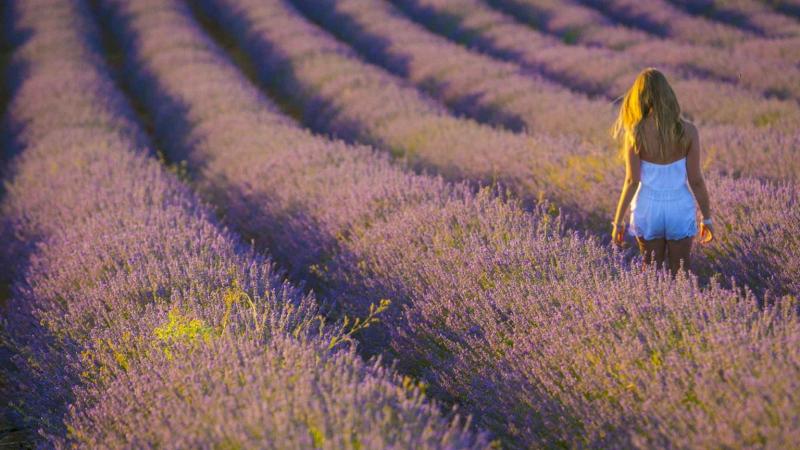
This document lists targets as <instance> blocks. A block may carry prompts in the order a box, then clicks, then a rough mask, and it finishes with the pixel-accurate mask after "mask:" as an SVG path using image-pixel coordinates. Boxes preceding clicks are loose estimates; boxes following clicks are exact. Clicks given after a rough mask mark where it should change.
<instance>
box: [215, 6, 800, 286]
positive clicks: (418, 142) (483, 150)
mask: <svg viewBox="0 0 800 450" xmlns="http://www.w3.org/2000/svg"><path fill="white" fill-rule="evenodd" d="M220 4H221V5H222V6H221V7H219V8H218V9H217V10H215V13H214V14H213V15H214V16H215V17H217V18H219V19H220V20H222V21H223V26H225V27H226V28H227V29H228V30H229V31H230V32H231V33H233V34H234V35H235V36H236V37H237V39H239V41H240V43H241V44H242V46H243V47H244V48H245V49H246V51H247V52H248V53H249V54H250V55H251V57H252V60H253V61H258V63H259V67H260V71H259V76H260V77H261V78H262V79H263V80H264V81H265V82H266V83H270V84H271V85H272V86H274V87H275V88H276V89H277V90H279V91H280V92H283V94H284V99H285V100H286V101H287V102H291V103H290V104H292V105H293V107H295V108H297V110H299V111H301V114H302V116H303V119H304V120H305V122H306V123H308V124H309V125H310V126H312V127H313V128H316V129H319V130H323V131H328V132H333V133H336V134H337V135H339V136H344V137H347V138H351V139H352V138H356V139H360V140H364V141H366V142H368V143H373V144H376V145H378V146H381V147H384V148H388V149H390V150H391V151H392V152H395V153H397V154H401V155H404V156H406V157H408V158H409V159H410V160H411V161H412V163H415V164H416V165H418V166H421V167H423V168H430V169H433V170H436V171H437V172H439V173H440V174H442V175H443V176H445V177H446V178H449V179H456V180H460V179H467V180H472V181H479V182H493V181H500V182H502V183H504V184H505V185H506V186H507V187H508V188H510V189H511V190H512V191H513V192H515V193H516V194H517V195H519V196H521V197H522V198H523V199H526V200H529V201H534V200H535V199H537V198H542V197H546V198H549V199H551V200H553V201H555V202H556V204H558V205H559V206H560V207H562V208H564V209H565V210H566V211H567V212H568V213H569V216H570V222H569V223H570V224H576V225H578V226H582V227H584V228H590V229H591V228H592V227H595V229H598V230H601V231H603V232H605V231H606V228H607V227H606V225H605V224H606V223H607V222H606V220H605V217H607V216H608V215H609V211H611V210H612V208H613V206H614V204H613V202H614V201H615V198H614V197H613V196H612V195H608V193H609V192H615V191H616V190H617V189H618V185H617V183H618V182H619V181H618V180H619V179H620V177H621V174H619V171H620V170H621V169H622V167H621V164H620V163H619V162H617V161H615V160H614V159H613V158H612V157H611V156H610V151H608V150H603V149H602V148H601V147H597V146H595V147H589V148H587V146H586V145H585V144H584V145H582V144H580V143H579V142H578V141H576V140H573V141H572V142H570V140H569V138H568V137H558V138H550V137H547V136H546V135H536V137H535V138H532V137H529V135H521V134H512V133H505V132H501V131H500V130H492V129H488V128H485V127H480V126H476V125H475V124H474V123H472V122H468V121H463V120H457V119H453V118H452V117H448V116H445V115H444V113H440V112H437V113H435V114H434V113H430V112H429V113H427V114H425V113H424V109H423V108H425V107H426V106H427V105H428V104H430V103H423V100H424V98H423V99H422V100H419V101H416V102H415V101H414V99H420V98H421V97H419V95H418V94H416V91H414V90H412V89H410V88H408V87H406V86H405V85H404V84H403V83H402V81H397V80H396V79H394V78H391V77H390V76H389V75H387V74H385V73H384V72H381V71H379V70H378V69H376V68H374V66H369V65H367V64H364V63H362V62H361V61H359V60H358V59H356V57H355V56H353V55H352V54H351V53H350V51H349V49H348V48H347V47H345V46H343V45H342V44H341V43H339V42H338V41H336V40H334V39H333V38H331V37H330V36H329V35H326V34H324V32H322V31H321V30H320V29H318V28H317V27H315V26H313V25H312V24H310V23H309V22H308V21H305V20H304V19H303V18H302V17H301V16H300V15H299V13H298V12H297V11H296V10H295V9H294V8H292V7H291V5H288V4H287V3H286V2H282V1H271V2H261V3H259V4H249V3H247V4H245V5H244V6H247V7H246V8H245V7H244V6H243V5H242V4H240V3H236V4H235V5H228V4H225V3H220ZM289 29H291V30H293V32H287V31H286V30H289ZM309 47H311V48H314V49H315V51H314V53H312V54H309V53H308V52H307V51H305V50H304V49H307V48H309ZM389 83H391V84H389ZM388 86H392V87H393V88H389V87H388ZM415 95H416V96H415ZM376 104H377V105H380V107H381V109H382V111H386V113H383V112H378V113H377V114H376V115H378V116H379V117H386V118H385V119H379V120H374V119H370V116H369V114H370V112H375V108H374V106H375V105H376ZM410 105H414V106H417V113H416V114H415V115H413V116H412V117H409V116H407V115H404V112H405V111H408V107H409V106H410ZM392 112H393V113H394V115H391V113H392ZM384 114H385V115H384ZM534 139H536V140H537V141H538V142H534V145H531V144H532V141H533V140H534ZM536 144H538V145H536ZM564 148H569V149H570V150H571V151H570V152H564V151H563V149H564ZM712 148H713V147H712ZM784 148H786V149H787V150H788V152H789V153H793V152H795V151H796V150H795V149H794V148H793V147H792V144H791V141H788V142H787V145H786V146H785V147H784ZM487 149H491V151H488V150H487ZM766 167H769V166H766ZM723 184H724V185H725V186H728V187H736V189H735V190H733V191H731V190H729V189H719V188H718V186H722V185H723ZM711 186H712V187H711V189H712V193H711V195H712V198H715V205H716V206H715V207H716V209H715V211H716V212H715V215H716V217H718V220H721V221H722V222H723V223H724V224H725V225H723V227H724V229H725V231H726V235H725V236H724V239H725V241H726V242H730V243H731V244H730V245H729V246H727V247H725V248H726V249H727V250H726V251H725V252H717V249H718V248H717V247H715V248H714V249H710V248H709V249H707V250H708V251H706V252H704V255H703V257H701V258H700V260H699V261H698V269H699V271H700V273H702V274H710V273H713V272H722V273H724V274H725V276H726V277H728V276H737V273H738V272H737V271H736V270H734V267H736V268H738V267H739V264H740V262H739V256H738V254H737V255H734V254H733V253H728V252H729V251H732V250H731V249H733V248H744V247H747V248H758V247H761V246H762V245H763V248H762V250H761V251H759V252H758V253H757V254H756V255H753V257H756V258H759V259H772V257H773V256H774V257H775V258H777V259H778V260H780V261H787V255H791V254H793V252H794V251H795V250H794V249H796V248H797V246H798V242H797V240H796V239H791V238H790V239H778V241H777V245H778V247H774V246H773V245H772V244H766V243H765V242H766V241H769V242H775V241H774V240H775V239H776V238H775V236H783V235H786V234H784V231H783V230H793V227H795V226H797V225H795V222H794V221H789V222H781V224H780V225H779V227H780V229H781V231H778V232H777V233H764V232H763V231H761V232H758V233H756V234H753V233H751V232H750V228H749V227H744V226H740V225H739V222H743V223H752V221H754V220H755V221H757V222H756V223H757V224H758V225H754V226H755V228H757V229H760V230H766V229H768V226H767V224H768V223H773V222H771V221H769V220H768V219H765V217H767V216H768V215H769V214H773V213H774V212H775V211H788V214H795V213H794V210H795V209H796V208H794V206H793V205H796V204H797V191H796V188H795V187H794V185H793V184H786V185H773V184H771V183H762V182H758V181H755V180H742V181H741V183H738V182H732V183H723V182H720V183H712V184H711ZM751 186H759V187H758V189H767V190H769V191H771V192H772V193H771V194H770V195H765V196H763V198H760V199H759V202H758V203H757V204H758V208H762V207H763V210H764V211H765V212H764V213H763V215H762V214H759V215H753V214H751V213H750V211H749V208H747V209H744V208H741V204H740V199H741V198H743V197H744V196H748V195H749V194H747V192H750V191H752V190H753V189H755V188H754V187H751ZM762 220H765V221H764V222H761V221H762ZM759 222H760V223H759ZM794 233H795V232H794V231H788V235H790V236H791V235H794ZM604 234H605V233H604ZM758 267H761V268H763V269H764V270H765V271H764V272H763V273H762V275H763V276H762V277H761V278H760V281H759V284H757V285H752V286H751V287H753V288H754V289H757V290H758V291H759V292H762V291H763V290H764V289H771V290H773V291H774V292H776V293H779V294H782V293H792V292H797V291H796V290H795V287H793V286H796V284H795V283H796V282H795V281H794V280H796V278H797V277H796V276H795V274H797V273H798V272H799V271H800V269H798V267H797V265H795V264H793V263H789V264H781V265H780V267H781V268H780V269H779V271H780V272H781V275H780V276H778V277H775V276H774V272H773V270H772V266H769V265H766V264H764V265H760V266H758ZM767 267H769V268H767ZM747 278H748V279H749V278H750V277H747ZM778 280H780V281H778Z"/></svg>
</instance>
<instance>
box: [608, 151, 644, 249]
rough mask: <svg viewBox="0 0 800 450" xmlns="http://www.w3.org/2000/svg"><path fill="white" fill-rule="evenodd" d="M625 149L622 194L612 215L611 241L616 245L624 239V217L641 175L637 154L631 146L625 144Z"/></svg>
mask: <svg viewBox="0 0 800 450" xmlns="http://www.w3.org/2000/svg"><path fill="white" fill-rule="evenodd" d="M625 147H626V148H625V150H624V155H625V181H624V182H623V183H622V192H621V193H620V194H619V202H618V203H617V212H616V214H614V222H613V223H612V230H611V239H612V240H613V241H614V242H617V243H622V241H623V240H624V238H625V222H624V220H625V215H626V213H627V212H628V206H630V204H631V200H632V199H633V194H635V193H636V189H637V188H638V187H639V180H640V178H641V174H642V167H641V164H640V160H639V154H638V153H636V151H634V148H633V146H630V145H627V144H626V145H625Z"/></svg>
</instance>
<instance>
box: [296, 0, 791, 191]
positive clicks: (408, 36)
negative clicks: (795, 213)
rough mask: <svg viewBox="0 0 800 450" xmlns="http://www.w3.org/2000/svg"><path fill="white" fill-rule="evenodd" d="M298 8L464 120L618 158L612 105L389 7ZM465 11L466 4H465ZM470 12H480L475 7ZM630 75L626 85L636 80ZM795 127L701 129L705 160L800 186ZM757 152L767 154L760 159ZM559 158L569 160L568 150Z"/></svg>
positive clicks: (787, 109) (352, 2)
mask: <svg viewBox="0 0 800 450" xmlns="http://www.w3.org/2000/svg"><path fill="white" fill-rule="evenodd" d="M295 3H299V4H300V5H301V8H302V10H303V12H305V13H306V14H308V15H309V16H311V17H313V18H314V19H315V20H317V21H319V22H322V23H323V24H324V25H325V26H327V27H328V28H329V29H331V30H333V32H334V33H336V34H337V35H338V36H340V37H341V38H343V39H345V40H347V41H348V42H350V43H351V44H352V45H353V46H354V47H355V48H356V49H357V50H359V51H360V52H362V53H363V54H364V55H365V56H366V57H367V58H369V59H370V60H371V61H373V62H375V63H377V64H380V65H382V66H384V67H386V68H388V69H389V70H391V71H392V72H394V73H395V74H398V75H399V76H403V77H406V78H409V79H410V80H411V81H413V82H414V83H415V84H416V85H417V86H418V87H419V88H420V89H423V90H425V91H427V92H428V93H429V94H431V95H433V96H435V97H437V98H440V99H441V100H443V101H444V102H446V103H447V104H448V105H449V106H450V107H452V108H453V109H454V110H455V111H457V112H459V113H463V114H467V115H469V116H471V117H474V118H477V119H478V120H481V121H487V122H490V123H493V124H498V125H503V126H507V127H514V126H515V125H517V124H520V125H522V126H524V127H525V128H526V129H527V131H528V132H529V133H531V134H534V135H535V134H537V133H542V132H546V133H550V134H565V135H578V136H580V137H582V138H584V139H587V140H589V141H590V142H591V143H592V144H593V145H597V146H601V147H603V148H607V149H608V151H607V154H608V155H609V156H610V155H612V154H613V153H615V152H614V151H613V150H611V147H612V146H613V145H614V143H613V142H612V141H611V139H610V136H609V132H608V129H609V124H611V123H612V122H613V111H612V108H611V105H610V104H609V103H607V102H603V101H591V100H588V99H586V98H584V97H582V96H580V95H578V94H575V93H572V92H569V91H567V90H566V89H563V88H560V87H558V86H556V85H554V84H552V83H549V82H547V81H545V80H542V79H541V78H538V77H536V76H533V75H531V74H530V73H525V72H524V71H523V70H522V69H520V68H519V67H517V66H515V65H513V64H509V63H503V62H500V61H496V60H493V59H491V58H489V57H486V56H484V55H481V54H478V53H475V52H471V51H468V50H467V49H465V48H462V47H460V46H458V45H457V44H455V43H451V42H448V41H446V40H445V39H444V38H442V37H439V36H437V35H434V34H432V33H431V32H429V31H428V30H426V29H424V28H423V27H421V26H419V25H417V24H415V23H413V22H410V21H409V20H407V19H405V18H404V17H402V14H401V13H399V12H398V11H397V10H396V9H395V8H394V7H392V5H391V4H390V3H387V2H383V1H373V0H344V1H335V2H334V1H311V0H305V1H304V0H299V1H296V2H295ZM405 3H406V6H409V5H412V4H413V5H417V6H419V5H420V3H421V2H420V3H416V4H415V3H413V2H405ZM439 3H440V4H441V2H439ZM450 3H451V4H454V2H450ZM461 6H464V7H466V6H467V5H465V4H463V3H462V4H461ZM465 10H466V11H472V12H474V11H476V10H475V9H474V8H467V9H465ZM637 70H638V69H637ZM629 75H630V78H629V79H627V80H626V82H627V83H630V82H631V80H633V78H634V77H635V75H636V73H630V74H629ZM690 83H691V82H690ZM676 86H677V89H678V91H679V92H680V90H681V88H682V87H683V86H684V84H683V83H681V82H678V83H677V84H676ZM713 90H714V89H713V87H708V86H706V87H703V88H702V94H703V95H702V97H704V100H703V101H704V102H708V103H709V104H713V103H714V101H713V100H710V99H709V98H708V97H709V95H708V93H709V92H712V93H713ZM689 93H691V89H690V90H689ZM689 93H686V94H687V95H681V96H680V98H681V99H682V100H684V99H685V98H686V97H688V100H689V101H688V103H690V104H691V99H692V98H693V97H696V96H697V95H689ZM720 95H723V96H725V97H729V96H730V92H729V90H726V91H724V92H721V93H720ZM730 100H731V102H732V104H735V105H737V107H736V108H731V111H734V110H735V111H737V113H736V114H738V111H740V110H741V105H743V104H745V105H746V104H751V105H752V103H748V102H750V101H751V100H753V98H752V97H748V99H742V98H736V97H733V98H730ZM683 103H684V104H685V103H687V102H683ZM774 106H775V105H774V104H772V105H770V107H769V108H768V109H767V110H763V109H762V113H763V114H768V115H769V114H773V113H777V114H781V115H783V116H784V119H783V120H786V121H787V122H788V123H787V124H791V123H794V122H795V120H797V119H800V108H797V106H796V104H794V102H784V104H783V105H780V106H779V109H778V110H780V111H783V113H779V112H778V110H774V109H772V107H774ZM715 109H716V108H715ZM752 109H754V110H758V109H759V108H758V107H753V108H752ZM793 116H794V117H793ZM789 128H790V130H786V131H778V130H773V129H767V130H765V129H763V128H755V127H741V126H708V127H703V129H704V133H703V138H704V139H703V141H704V145H705V146H706V147H707V148H709V149H712V151H713V150H714V149H720V150H722V151H720V152H719V153H718V154H717V153H709V154H713V156H714V157H712V158H708V159H707V162H708V166H709V168H712V169H716V170H722V171H730V172H736V173H742V172H743V173H745V174H748V175H751V174H755V175H759V176H764V177H768V178H772V179H779V180H780V179H785V178H789V179H797V177H798V174H800V160H798V158H797V153H798V148H800V147H798V146H799V145H800V135H798V134H797V133H796V132H795V130H794V127H793V126H791V125H790V126H789ZM756 148H762V149H765V151H761V152H756V151H754V149H756ZM560 151H561V152H564V153H569V151H568V150H564V149H562V150H560ZM776 169H777V170H776Z"/></svg>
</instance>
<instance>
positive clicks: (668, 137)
mask: <svg viewBox="0 0 800 450" xmlns="http://www.w3.org/2000/svg"><path fill="white" fill-rule="evenodd" d="M649 115H652V116H653V118H654V119H655V123H656V129H657V130H658V134H659V137H660V139H659V146H658V153H657V154H658V155H659V156H660V157H661V159H666V149H667V148H669V144H674V143H676V142H678V141H679V140H680V139H681V138H682V137H683V123H682V122H681V118H680V116H681V107H680V105H679V104H678V99H677V97H676V96H675V92H674V91H673V90H672V87H671V86H670V85H669V82H667V77H665V76H664V74H663V73H661V72H660V71H659V70H657V69H654V68H652V67H650V68H647V69H644V70H643V71H642V72H641V73H640V74H639V75H638V76H637V77H636V81H634V82H633V86H631V88H630V89H629V90H628V92H627V93H626V94H625V98H624V99H623V100H622V104H621V105H620V107H619V116H618V117H617V120H616V122H614V127H613V128H612V130H611V134H612V136H614V138H615V139H617V140H618V141H619V142H620V156H622V155H623V152H624V151H625V149H626V148H628V147H631V146H632V147H633V149H634V151H635V152H636V153H640V152H641V150H642V149H643V148H644V145H645V144H644V135H643V131H644V127H643V122H642V119H644V118H645V117H647V116H649ZM647 150H648V153H651V154H652V153H653V149H647Z"/></svg>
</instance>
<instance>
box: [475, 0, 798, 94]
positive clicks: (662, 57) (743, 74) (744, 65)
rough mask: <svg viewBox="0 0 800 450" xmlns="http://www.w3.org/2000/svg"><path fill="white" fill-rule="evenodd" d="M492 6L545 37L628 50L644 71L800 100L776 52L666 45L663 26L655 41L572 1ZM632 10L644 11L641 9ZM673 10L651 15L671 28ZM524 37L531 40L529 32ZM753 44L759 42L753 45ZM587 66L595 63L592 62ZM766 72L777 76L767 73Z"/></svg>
mask: <svg viewBox="0 0 800 450" xmlns="http://www.w3.org/2000/svg"><path fill="white" fill-rule="evenodd" d="M490 3H491V4H492V5H493V6H496V7H497V8H499V9H502V10H505V11H507V12H509V13H512V14H514V15H515V16H517V17H519V18H521V19H522V20H524V21H525V22H527V23H528V24H531V25H533V26H534V27H536V28H537V29H539V30H542V31H543V32H547V33H551V34H555V35H557V36H559V37H561V39H562V40H563V41H565V43H567V44H581V45H587V46H596V45H600V46H603V47H608V48H612V49H619V50H624V53H625V55H627V56H629V57H632V58H634V59H635V60H637V61H639V63H640V65H641V66H652V65H656V66H670V67H674V68H678V69H680V70H683V71H688V72H690V73H692V74H695V75H697V76H700V77H712V78H713V79H715V80H720V81H726V82H730V83H735V84H738V85H740V86H743V87H747V88H750V89H756V90H759V91H761V92H763V93H765V94H768V95H776V96H779V97H789V96H793V97H794V98H798V96H800V91H798V87H797V86H800V83H799V82H798V80H800V72H798V70H797V67H796V66H794V65H792V64H790V63H788V61H787V60H786V58H783V57H782V56H781V55H771V54H770V53H774V51H773V52H764V51H763V50H764V49H763V48H756V47H753V48H752V49H749V48H748V47H741V46H736V45H732V46H730V47H718V46H710V45H698V44H697V43H685V42H677V41H676V40H674V39H664V38H660V37H659V36H658V35H659V32H658V30H660V27H659V26H656V25H654V26H653V27H648V28H647V29H648V31H651V32H654V33H655V35H653V34H644V33H643V32H642V30H638V29H633V28H628V27H625V26H624V25H622V24H619V23H615V22H613V21H611V20H610V19H609V18H608V17H605V16H603V15H602V14H601V13H600V12H599V11H597V10H594V9H592V8H590V7H588V6H584V5H580V4H576V3H574V2H571V1H566V2H564V1H555V0H491V1H490ZM631 6H632V8H636V7H642V6H641V5H639V4H638V3H637V4H635V5H631ZM622 10H623V11H627V10H626V9H622ZM670 10H671V7H667V8H662V7H658V8H653V11H652V14H654V15H656V16H657V17H661V15H664V16H665V17H664V18H663V21H664V22H665V23H670V24H672V23H673V21H670V20H669V11H670ZM497 17H502V16H500V15H497ZM504 20H505V21H506V22H509V24H511V23H513V19H510V18H507V17H506V18H504ZM692 30H694V28H692ZM524 34H526V35H528V34H530V32H527V33H524ZM753 41H756V40H755V39H752V40H750V42H753ZM787 41H788V39H783V40H781V41H776V40H775V39H769V40H765V44H766V45H770V46H775V43H776V42H784V43H786V42H787ZM745 42H746V41H745ZM761 47H763V46H761ZM498 50H501V49H499V48H498ZM587 64H590V62H589V61H587ZM765 66H769V67H772V68H774V69H776V70H769V71H765V70H764V67H765Z"/></svg>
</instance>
